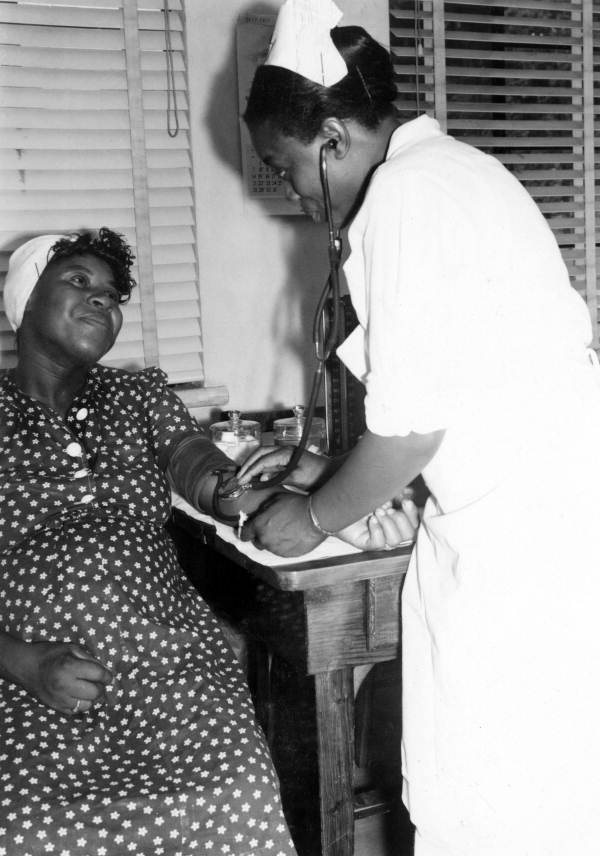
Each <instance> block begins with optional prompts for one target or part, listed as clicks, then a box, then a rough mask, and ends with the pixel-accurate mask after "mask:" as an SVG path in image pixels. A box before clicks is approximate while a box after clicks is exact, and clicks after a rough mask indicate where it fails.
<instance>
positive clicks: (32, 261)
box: [4, 235, 65, 330]
mask: <svg viewBox="0 0 600 856" xmlns="http://www.w3.org/2000/svg"><path fill="white" fill-rule="evenodd" d="M64 237H65V235H39V236H38V237H37V238H32V239H31V240H30V241H27V243H25V244H22V245H21V246H20V247H19V248H18V249H17V250H15V251H14V253H13V254H12V256H11V257H10V259H9V262H8V272H7V274H6V279H5V280H4V312H5V314H6V317H7V318H8V321H9V324H10V326H11V327H12V328H13V330H17V329H18V328H19V327H20V326H21V321H22V320H23V313H24V312H25V306H26V305H27V301H28V300H29V298H30V296H31V292H32V291H33V289H34V288H35V286H36V285H37V281H38V279H39V278H40V276H41V275H42V273H43V271H44V269H45V267H46V265H47V264H48V262H49V261H50V259H51V258H52V254H51V252H50V250H51V249H52V247H53V246H54V244H56V242H57V241H60V240H62V239H63V238H64Z"/></svg>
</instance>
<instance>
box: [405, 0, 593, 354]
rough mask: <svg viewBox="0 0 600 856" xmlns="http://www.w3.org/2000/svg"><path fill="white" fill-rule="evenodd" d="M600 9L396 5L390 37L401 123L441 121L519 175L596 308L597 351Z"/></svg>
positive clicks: (516, 2) (462, 2)
mask: <svg viewBox="0 0 600 856" xmlns="http://www.w3.org/2000/svg"><path fill="white" fill-rule="evenodd" d="M593 5H595V4H592V2H591V0H502V2H500V0H489V2H486V3H482V2H477V0H459V2H445V0H391V3H390V29H391V48H392V54H393V58H394V66H395V72H396V78H397V83H398V88H399V98H398V104H397V106H398V109H399V111H400V115H401V118H404V119H407V118H412V117H414V116H415V115H416V114H417V113H420V112H428V113H430V114H431V115H434V116H435V117H436V118H437V119H438V120H439V121H440V124H441V125H442V128H443V129H444V130H447V132H448V133H450V134H452V135H453V136H455V137H456V138H458V139H460V140H463V141H465V142H467V143H471V144H472V145H474V146H477V147H478V148H480V149H482V150H483V151H487V152H489V153H490V154H493V155H495V156H496V157H497V158H499V159H500V160H501V161H502V162H503V163H504V164H505V165H506V166H507V167H508V169H510V170H511V171H512V172H513V173H514V174H515V175H516V176H517V177H518V178H519V180H520V181H521V182H522V183H523V184H524V185H525V187H526V188H527V189H528V190H529V192H530V193H531V195H532V196H533V198H534V199H535V200H536V202H537V203H538V205H539V207H540V208H541V210H542V211H543V213H544V215H545V216H546V218H547V220H548V222H549V224H550V226H551V227H552V229H553V231H554V234H555V235H556V238H557V241H558V244H559V246H560V248H561V251H562V254H563V257H564V260H565V263H566V265H567V268H568V270H569V275H570V278H571V283H572V285H573V286H574V288H576V289H577V290H578V291H579V292H580V293H581V294H582V295H583V296H584V297H585V299H586V300H587V303H588V306H589V308H590V314H591V316H592V322H593V325H594V340H595V344H596V345H597V344H598V320H599V319H598V287H597V269H598V262H599V256H600V254H599V252H598V241H599V236H600V230H599V227H600V220H599V219H598V215H597V213H596V211H597V205H596V199H595V195H596V190H595V187H598V182H599V180H600V124H599V120H598V109H597V108H598V104H600V82H599V72H600V65H599V64H600V58H599V53H600V13H598V12H597V11H593ZM594 105H596V109H595V108H594Z"/></svg>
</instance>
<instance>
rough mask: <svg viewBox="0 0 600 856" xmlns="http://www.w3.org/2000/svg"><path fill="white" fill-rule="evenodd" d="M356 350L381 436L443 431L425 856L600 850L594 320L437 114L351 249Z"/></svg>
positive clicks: (523, 197) (420, 792)
mask: <svg viewBox="0 0 600 856" xmlns="http://www.w3.org/2000/svg"><path fill="white" fill-rule="evenodd" d="M349 240H350V245H351V251H352V252H351V256H350V258H349V260H348V262H347V263H346V266H345V272H346V276H347V279H348V284H349V288H350V292H351V296H352V300H353V303H354V306H355V308H356V311H357V314H358V318H359V322H360V326H359V327H358V328H357V330H356V331H355V332H354V333H353V334H352V335H351V336H350V337H349V339H348V340H346V342H345V343H344V344H343V345H342V346H341V348H340V349H339V354H340V356H341V357H342V359H344V360H345V361H346V363H347V365H348V366H349V368H350V369H351V370H352V371H353V372H354V373H355V374H356V375H357V376H359V377H362V379H363V380H364V382H365V384H366V392H367V394H366V399H365V406H366V415H367V425H368V427H369V429H370V430H371V431H373V432H374V433H376V434H380V435H386V436H389V435H405V434H407V433H409V432H411V431H415V432H420V433H426V432H430V431H434V430H438V429H445V432H446V433H445V436H444V440H443V442H442V444H441V447H440V448H439V450H438V452H437V453H436V454H435V456H434V458H433V459H432V461H431V462H430V464H429V465H428V466H427V467H426V469H425V471H424V473H423V475H424V478H425V480H426V482H427V485H428V487H429V488H430V490H431V493H432V496H431V498H430V499H429V500H428V504H427V507H426V510H425V515H424V519H423V523H422V525H421V527H420V531H419V534H418V539H417V544H416V547H415V550H414V553H413V557H412V561H411V566H410V569H409V572H408V575H407V579H406V584H405V586H404V590H403V595H402V598H403V607H402V614H403V618H402V620H403V672H404V677H403V728H404V733H403V758H404V770H403V773H404V781H405V793H404V797H405V801H406V803H407V805H408V807H409V809H410V813H411V817H412V819H413V821H414V823H415V825H416V827H417V842H416V854H417V856H566V854H569V856H570V854H574V856H575V854H576V856H598V854H600V824H599V822H598V818H600V621H599V619H598V616H599V614H600V454H599V453H598V446H599V444H600V387H599V380H598V376H599V372H598V369H597V368H596V366H595V364H594V361H593V360H592V359H591V354H590V352H589V351H588V350H587V346H588V344H589V341H590V338H591V327H590V321H589V314H588V310H587V308H586V306H585V304H584V302H583V301H582V300H581V298H580V297H579V295H577V293H576V292H575V291H574V289H573V288H572V287H571V285H570V283H569V279H568V275H567V271H566V268H565V266H564V264H563V261H562V258H561V255H560V251H559V249H558V247H557V245H556V242H555V239H554V237H553V234H552V232H551V230H550V229H549V227H548V225H547V224H546V222H545V220H544V218H543V217H542V215H541V214H540V212H539V210H538V209H537V207H536V205H535V204H534V203H533V201H532V200H531V198H530V197H529V195H528V194H527V192H526V191H525V190H524V189H523V187H522V186H521V185H520V184H519V182H518V181H516V179H515V178H514V177H513V176H512V175H511V174H510V173H509V172H508V171H507V170H506V169H505V168H504V167H503V166H502V165H501V164H500V163H499V162H498V161H497V160H496V159H494V158H492V157H490V156H488V155H485V154H483V153H482V152H479V151H478V150H476V149H474V148H472V147H470V146H467V145H465V144H462V143H460V142H458V141H456V140H454V139H452V138H451V137H449V136H447V135H445V134H443V133H442V132H441V131H440V128H439V125H438V123H437V122H435V121H434V120H433V119H430V118H429V117H427V116H422V117H420V118H418V119H416V120H414V121H412V122H408V123H407V124H405V125H403V126H401V127H400V128H399V129H397V130H396V132H395V133H394V135H393V136H392V139H391V142H390V146H389V151H388V154H387V159H386V161H385V162H384V163H383V164H382V165H381V166H380V167H379V168H378V169H377V171H376V173H375V174H374V176H373V179H372V181H371V184H370V186H369V189H368V192H367V195H366V197H365V200H364V203H363V205H362V207H361V209H360V211H359V213H358V215H357V217H356V218H355V220H354V222H353V224H352V226H351V229H350V235H349Z"/></svg>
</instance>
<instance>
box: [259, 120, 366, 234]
mask: <svg viewBox="0 0 600 856" xmlns="http://www.w3.org/2000/svg"><path fill="white" fill-rule="evenodd" d="M250 134H251V136H252V143H253V145H254V148H255V150H256V153H257V154H258V156H259V157H260V159H261V160H262V161H264V163H265V164H267V166H269V167H271V169H272V170H273V171H274V172H276V173H277V175H278V176H279V177H280V178H281V179H282V181H283V182H284V184H285V186H286V195H287V197H288V199H291V200H296V201H298V202H299V203H300V207H301V208H302V210H303V211H304V213H305V214H307V215H308V216H309V217H311V219H312V220H313V221H314V222H315V223H320V222H322V221H324V220H325V203H324V200H323V190H322V187H321V179H320V174H319V157H320V151H321V146H322V145H323V144H324V143H327V142H328V138H327V137H326V136H324V135H322V134H318V135H317V136H316V137H315V139H314V140H313V141H312V142H310V143H304V142H302V141H301V140H298V139H297V138H296V137H287V136H284V135H283V134H281V133H280V132H278V131H276V130H275V129H274V127H273V125H272V124H271V123H270V122H265V123H264V124H262V125H259V126H257V127H255V128H251V129H250ZM327 178H328V181H329V192H330V195H331V204H332V208H333V216H334V218H335V220H336V222H337V223H338V224H340V225H341V224H343V223H344V222H345V221H346V220H347V218H348V216H349V215H350V213H351V212H352V209H353V208H354V205H355V202H356V199H357V197H358V195H359V192H360V189H361V185H362V180H361V179H359V178H358V177H357V176H356V175H355V174H354V173H353V171H352V164H351V159H350V158H340V157H337V156H336V149H327Z"/></svg>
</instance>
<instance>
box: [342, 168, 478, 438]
mask: <svg viewBox="0 0 600 856" xmlns="http://www.w3.org/2000/svg"><path fill="white" fill-rule="evenodd" d="M384 178H385V173H384V172H383V171H382V174H381V175H376V176H375V177H374V180H373V182H372V186H371V187H370V189H369V194H368V196H367V198H366V199H365V203H364V206H363V210H361V212H360V214H359V218H358V222H357V223H356V225H357V227H358V228H361V227H362V243H361V246H360V247H357V250H358V251H357V252H356V253H355V247H354V244H353V257H352V258H351V260H350V262H349V263H348V265H347V266H346V268H347V274H348V276H349V280H351V279H352V275H353V273H354V274H356V275H358V277H359V279H362V281H363V282H364V285H365V292H364V296H363V295H361V298H360V299H359V300H358V301H357V303H358V306H357V309H358V312H359V317H360V315H361V314H363V313H364V318H365V320H366V323H365V328H366V336H365V350H366V364H367V376H366V389H367V395H366V400H365V407H366V415H367V425H368V427H369V428H370V430H371V431H373V432H374V433H376V434H381V435H385V436H389V435H392V434H396V435H405V434H408V433H409V432H411V431H415V432H419V433H428V432H430V431H434V430H438V429H443V428H448V427H449V426H450V425H452V423H453V422H455V421H456V420H457V419H458V418H464V415H465V408H467V409H468V408H473V407H476V402H477V396H478V395H479V394H480V393H481V391H482V389H484V388H485V385H486V372H487V367H489V362H490V360H492V361H493V360H494V355H493V348H489V347H488V346H486V335H487V334H486V330H485V328H486V326H487V323H488V321H489V313H490V309H491V307H490V306H489V305H488V304H486V300H485V291H486V286H485V270H484V269H483V264H484V261H483V260H482V259H481V258H480V257H479V252H478V249H477V232H478V224H477V222H475V220H474V219H473V216H472V213H471V212H470V211H468V210H464V208H462V207H461V205H460V204H459V203H457V202H456V201H455V200H453V199H452V198H451V197H450V195H449V194H448V193H447V192H444V191H443V190H442V189H441V188H440V187H439V186H437V184H436V182H435V180H434V179H432V178H431V177H430V176H426V175H421V174H419V173H416V174H415V173H414V172H412V173H410V174H401V175H400V176H399V175H398V174H397V173H396V174H395V175H394V176H393V178H394V180H393V181H392V182H391V183H390V182H389V181H383V179H384ZM357 265H358V266H362V270H358V269H357V268H356V266H357ZM353 297H354V294H353ZM363 297H364V304H363V305H360V304H361V302H362V298H363ZM488 345H489V343H488ZM482 349H483V350H482ZM484 351H485V353H484Z"/></svg>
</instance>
